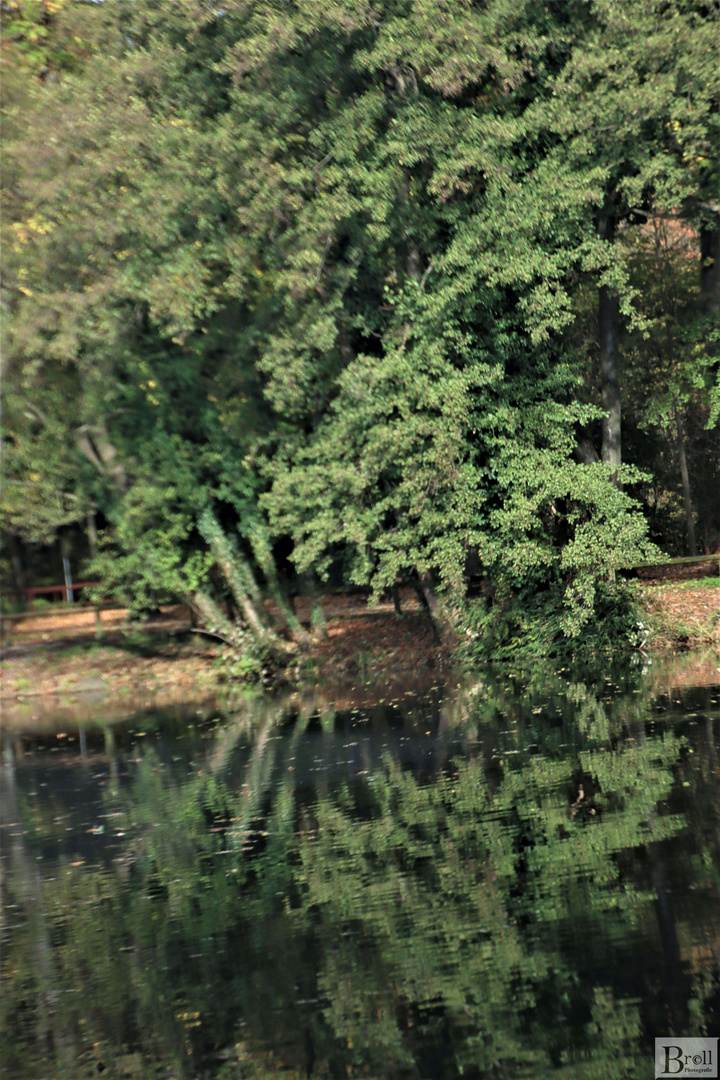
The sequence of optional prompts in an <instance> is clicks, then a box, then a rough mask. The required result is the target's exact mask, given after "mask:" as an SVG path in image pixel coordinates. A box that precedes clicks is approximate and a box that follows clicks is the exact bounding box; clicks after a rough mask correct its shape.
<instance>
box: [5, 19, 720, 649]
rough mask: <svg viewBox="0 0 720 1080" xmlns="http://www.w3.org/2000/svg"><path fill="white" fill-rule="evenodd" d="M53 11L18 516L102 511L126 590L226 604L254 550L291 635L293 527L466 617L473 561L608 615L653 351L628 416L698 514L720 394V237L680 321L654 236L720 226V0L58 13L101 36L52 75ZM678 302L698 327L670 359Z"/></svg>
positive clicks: (19, 378)
mask: <svg viewBox="0 0 720 1080" xmlns="http://www.w3.org/2000/svg"><path fill="white" fill-rule="evenodd" d="M30 7H31V6H30V5H28V4H26V3H25V4H21V3H16V4H4V5H3V18H4V19H5V20H8V19H14V20H15V21H14V23H13V26H15V27H16V31H15V34H13V35H12V39H11V40H9V42H8V45H7V46H4V50H5V52H4V62H5V63H6V66H7V67H8V69H9V70H11V71H12V72H13V82H12V87H13V89H12V92H10V93H9V94H7V95H6V102H5V112H6V115H7V116H8V117H9V118H10V120H11V123H10V125H9V128H8V132H9V133H8V139H7V141H8V145H9V148H10V150H11V152H12V158H13V167H12V170H11V171H10V173H9V175H8V176H7V177H6V180H5V183H6V186H7V188H8V192H9V196H10V198H9V202H8V205H9V206H10V208H11V209H10V213H9V214H8V215H7V216H6V220H5V222H4V228H5V232H6V235H7V237H8V242H7V243H6V244H5V251H6V262H7V267H6V276H5V282H6V284H5V294H4V301H3V302H4V304H5V306H6V310H7V311H8V313H9V314H10V316H11V317H10V319H9V327H8V329H7V331H6V338H7V359H6V362H5V379H4V386H5V402H6V404H5V409H6V427H5V444H6V462H7V465H6V473H5V481H4V494H3V506H4V509H5V511H6V514H7V515H8V518H9V528H11V529H12V530H13V532H15V533H16V534H18V535H20V536H22V537H24V538H26V539H27V540H37V539H45V538H47V537H49V536H51V535H52V534H53V531H54V530H55V529H57V528H58V527H59V526H61V525H63V524H66V523H68V522H71V521H72V520H73V518H74V519H75V520H81V519H82V517H83V515H84V514H86V513H87V512H88V509H89V508H95V509H99V510H100V512H101V513H102V514H103V516H104V519H105V521H106V522H107V525H108V530H109V531H108V534H107V545H108V546H107V548H106V551H105V555H104V556H103V559H104V561H103V563H102V572H103V577H104V578H105V580H106V581H108V582H109V583H112V581H114V580H116V581H118V582H120V581H124V582H125V584H126V587H128V588H131V589H133V590H134V591H135V593H136V594H137V595H142V596H147V595H148V594H149V593H151V592H152V591H153V590H160V591H162V590H163V589H165V590H170V591H172V592H174V593H175V594H178V595H193V596H195V597H196V602H197V604H198V605H199V607H200V608H201V609H202V611H203V612H204V614H205V615H206V616H207V612H208V611H209V610H210V609H209V608H208V606H207V605H208V603H210V600H211V598H210V595H209V593H210V592H211V591H212V588H211V586H210V576H209V575H210V573H211V567H212V564H213V562H214V563H216V564H217V565H220V566H221V567H224V569H223V573H224V574H225V577H226V579H227V580H228V583H229V578H228V574H227V570H228V569H229V567H230V562H235V563H236V564H237V565H238V566H240V567H241V572H239V576H238V573H231V576H232V577H233V579H234V581H235V584H234V585H232V590H233V592H234V594H235V599H236V601H237V603H238V607H239V609H240V610H241V611H242V612H243V613H244V617H245V619H246V620H247V619H248V618H249V619H250V620H251V623H252V620H253V618H255V616H257V618H258V625H260V624H263V623H267V617H266V614H265V609H264V608H263V604H262V597H263V596H264V595H265V592H266V590H268V589H269V590H270V591H271V592H272V593H273V594H274V596H275V597H276V599H278V600H279V598H280V595H281V590H280V584H281V583H280V582H279V581H278V579H277V568H276V565H275V560H274V556H273V544H275V545H277V542H278V541H281V540H282V542H283V543H284V544H285V545H286V546H287V545H288V544H290V543H291V545H292V558H293V561H294V565H295V567H296V568H297V570H299V571H302V572H305V571H307V572H309V573H311V574H317V573H319V574H321V575H324V574H327V573H328V572H329V571H330V570H331V569H333V568H334V570H333V572H334V573H340V574H342V576H343V579H344V580H345V581H350V582H354V583H358V584H363V585H365V584H370V585H372V586H373V588H374V589H375V590H376V591H378V590H380V589H382V588H384V587H387V586H389V585H392V584H393V583H394V582H395V581H396V580H397V579H398V577H405V578H407V577H411V578H415V579H417V580H418V581H419V582H420V583H421V584H422V586H423V588H424V589H425V592H426V596H427V597H428V600H429V602H430V604H431V607H432V608H433V610H434V611H435V612H436V614H438V615H439V616H440V617H441V618H443V619H444V620H445V623H446V625H448V624H449V623H453V622H455V623H456V621H457V614H458V610H459V609H458V604H459V602H460V601H461V599H462V596H463V592H464V588H465V578H466V565H467V560H468V556H469V554H472V556H473V558H474V559H475V560H476V562H477V565H478V567H479V569H480V570H481V572H482V573H483V574H484V575H486V576H487V577H488V578H489V579H491V580H492V581H493V582H494V583H495V586H498V587H497V588H496V589H495V603H496V604H498V603H499V602H500V596H501V594H502V595H508V594H507V593H506V592H505V593H503V590H507V589H509V590H510V592H511V593H515V594H517V592H518V590H520V592H522V591H523V590H526V591H527V590H529V591H530V593H532V594H535V595H537V594H538V592H541V593H544V594H546V595H547V596H550V597H552V605H553V606H556V607H557V610H558V611H559V612H560V622H559V624H558V626H559V631H558V632H559V633H560V635H561V636H562V635H565V636H569V637H570V638H572V637H573V636H574V635H577V634H578V633H579V632H580V629H581V628H582V626H583V625H585V624H586V623H587V622H588V621H589V620H591V619H592V618H593V614H594V613H596V594H597V586H598V583H599V582H601V581H602V580H604V579H606V578H607V575H608V573H612V571H614V570H615V569H616V568H618V567H620V566H622V565H626V564H628V563H631V562H632V561H634V560H635V561H637V560H638V559H639V558H641V557H642V556H643V555H645V554H647V553H648V551H649V550H650V549H649V548H648V546H647V517H648V515H647V513H646V514H643V504H642V501H638V497H640V499H641V500H642V498H643V497H644V498H645V502H646V504H647V492H648V491H649V489H650V478H649V476H648V475H646V476H645V477H643V476H642V475H641V474H640V473H639V472H638V471H637V469H636V468H635V467H634V464H633V462H632V459H631V460H630V461H629V462H628V464H622V463H621V457H620V415H621V400H620V399H621V390H620V383H621V381H622V384H623V388H624V389H625V390H627V389H628V388H629V387H632V388H633V392H634V391H635V386H636V384H637V380H638V378H640V379H641V380H642V379H644V375H643V376H640V374H639V373H640V372H641V371H643V370H644V371H645V372H648V371H649V380H648V381H649V383H650V386H649V387H647V388H646V389H647V392H646V391H643V396H644V400H646V401H647V403H648V404H647V408H645V406H643V407H642V408H637V407H635V406H633V405H632V404H629V405H628V403H627V398H626V402H625V405H624V406H623V407H624V408H625V410H626V415H627V414H629V415H630V416H631V427H630V430H631V432H632V431H633V430H635V429H636V428H638V427H643V426H644V427H645V428H647V427H650V428H651V429H652V430H653V432H657V433H658V448H659V452H660V453H662V454H664V455H665V457H666V458H667V459H668V460H669V462H670V464H668V465H664V466H663V468H662V469H660V475H661V476H662V483H663V485H664V487H663V491H666V492H668V494H667V495H663V497H664V498H665V503H666V504H667V503H668V502H669V504H670V506H671V509H672V499H673V498H677V495H676V494H673V493H678V492H680V491H681V485H680V473H679V472H677V473H676V472H674V471H673V469H672V460H673V459H674V456H675V455H676V454H680V457H681V464H682V461H684V460H685V456H684V455H685V449H684V448H685V442H686V441H687V440H686V435H685V430H684V429H683V426H682V425H683V416H687V417H688V420H690V417H691V414H692V417H693V418H694V417H697V416H698V414H699V415H700V417H701V420H700V423H699V424H698V423H697V422H696V421H695V420H694V419H693V420H692V422H686V424H685V427H686V428H687V430H688V432H690V433H691V434H694V436H695V437H699V435H700V432H701V431H703V430H704V428H703V424H704V423H706V422H707V421H712V419H713V417H714V415H715V414H711V413H710V411H709V410H710V407H711V402H712V394H713V393H715V394H716V393H717V391H716V389H715V390H713V387H714V386H716V381H717V359H716V347H717V331H716V330H714V329H713V319H714V318H716V315H717V303H716V301H715V300H714V299H713V297H714V295H715V293H714V292H713V289H714V288H715V289H716V288H717V286H716V285H715V286H713V284H712V282H713V280H715V279H713V277H712V272H711V271H712V259H710V261H709V262H708V258H706V259H705V263H706V264H707V266H706V268H705V271H704V274H705V276H704V278H703V277H702V275H701V267H700V257H699V254H698V255H696V280H697V282H698V287H697V288H696V289H695V290H694V291H692V290H691V291H690V293H688V292H687V290H685V294H684V296H683V299H682V312H681V313H680V314H678V313H677V304H676V308H675V311H674V312H673V313H670V312H669V308H668V307H667V305H668V303H669V301H668V300H667V297H668V296H669V291H668V288H667V287H666V286H665V285H664V284H663V282H662V281H661V278H662V275H663V274H665V276H666V277H668V276H669V275H670V272H669V270H668V269H667V268H665V267H664V266H663V265H662V264H661V263H659V262H658V260H657V258H656V254H657V252H656V251H654V250H653V251H648V250H645V248H643V245H638V244H635V243H633V241H632V237H633V230H636V229H637V228H638V225H637V223H638V222H640V221H645V222H646V223H647V222H648V221H655V222H656V223H657V222H665V221H667V220H670V219H672V220H673V221H681V222H682V223H683V227H684V228H685V229H686V230H688V231H689V233H690V234H691V235H692V236H693V237H695V238H696V241H695V244H696V247H697V244H698V243H700V241H698V240H697V237H700V239H701V240H702V238H703V237H706V238H707V236H710V237H711V239H712V237H713V236H714V235H715V232H716V231H717V228H718V209H719V206H718V202H717V190H716V189H717V180H718V170H717V146H718V145H720V138H719V136H720V132H719V131H718V124H719V120H718V116H719V115H720V112H719V110H718V102H717V93H716V84H715V80H713V78H712V72H713V71H714V70H716V65H717V61H718V37H719V36H720V35H718V33H717V31H718V8H717V5H716V4H700V3H697V4H694V3H690V4H686V3H681V2H680V0H674V2H672V3H665V2H663V3H660V2H659V0H646V2H643V3H642V4H635V5H632V7H630V8H629V9H622V10H621V9H619V8H618V6H617V5H616V4H613V3H605V2H604V0H602V2H601V0H597V2H595V3H588V2H587V0H582V2H580V0H578V2H577V3H575V2H574V3H570V4H567V3H562V4H548V5H545V7H544V8H543V9H542V10H540V9H538V8H537V5H535V4H530V3H525V2H521V3H517V2H513V3H510V2H509V0H491V2H490V3H488V4H486V5H483V6H480V5H476V4H473V3H470V2H467V0H448V2H447V3H443V4H441V5H438V4H437V3H434V2H433V3H430V2H424V0H417V2H415V3H410V2H406V0H386V2H384V3H381V4H379V5H373V6H372V7H370V6H368V5H367V4H366V3H365V2H364V0H349V2H345V3H336V2H333V0H322V2H317V0H314V2H312V3H309V2H308V3H306V2H297V3H293V4H287V3H278V4H273V3H270V4H255V3H247V2H240V0H231V2H229V3H223V4H222V5H220V4H201V3H199V2H198V3H195V2H187V3H184V4H182V5H177V4H173V3H170V2H169V0H141V2H138V3H124V2H121V0H107V2H106V3H105V4H102V5H95V4H79V5H72V4H69V3H65V4H61V3H56V4H46V5H44V23H43V26H44V29H43V35H44V37H43V41H44V42H45V44H44V46H43V47H44V48H45V50H46V52H51V53H53V55H55V54H57V55H60V54H62V56H63V57H64V56H65V53H66V51H67V50H65V51H63V48H61V45H62V42H64V41H65V38H66V37H67V35H68V27H70V26H71V25H72V27H73V28H74V30H75V29H77V30H79V33H74V36H73V38H72V40H73V41H74V42H76V45H75V46H74V52H73V53H72V63H71V62H69V61H67V62H64V63H63V64H61V63H59V62H56V63H55V64H54V66H52V65H50V66H52V70H53V77H52V78H51V79H48V78H47V77H46V75H43V77H38V76H37V75H36V74H34V73H33V71H32V69H31V68H29V67H28V61H27V57H28V51H27V49H26V48H25V45H26V42H27V39H28V36H29V34H30V31H29V30H28V28H27V25H26V24H27V23H28V20H30V16H29V15H28V10H29V9H30ZM23 20H25V21H24V22H23ZM30 21H32V20H30ZM76 24H77V25H76ZM18 27H19V29H17V28H18ZM73 32H74V31H73ZM13 39H17V40H13ZM48 67H49V65H48V64H45V66H44V67H43V68H42V71H43V72H45V68H48ZM644 227H645V226H643V228H644ZM703 244H704V247H703ZM700 247H702V248H703V250H704V251H712V250H713V249H712V244H711V243H710V245H709V246H708V241H707V239H705V240H702V243H700ZM708 267H710V270H708ZM703 281H704V284H703ZM708 282H709V284H708ZM701 286H702V288H701ZM653 290H655V291H656V293H657V296H658V297H659V298H660V299H659V301H658V302H659V303H661V304H662V303H663V302H664V303H665V305H666V309H667V310H666V318H665V321H666V322H667V320H668V319H671V320H674V322H673V326H674V325H675V322H679V324H681V325H682V328H683V329H682V334H683V335H684V336H683V337H682V343H680V341H679V339H678V344H677V345H676V346H674V347H671V355H670V354H669V353H668V346H667V345H666V346H664V347H663V348H664V358H663V359H662V360H661V361H660V362H656V361H655V360H654V359H652V357H654V356H655V353H654V352H653V348H652V347H649V346H648V345H647V342H648V340H652V331H653V326H654V325H656V324H657V323H659V322H660V321H662V320H661V319H660V318H659V316H658V314H657V313H656V312H655V311H654V310H651V305H649V304H648V303H647V302H646V301H647V298H648V296H650V295H652V292H653ZM663 297H664V298H665V300H663V299H662V298H663ZM598 313H599V314H598ZM669 325H670V324H669V323H668V326H669ZM673 333H675V336H676V338H677V331H675V330H673ZM648 334H650V335H651V336H650V339H649V338H648ZM673 340H674V339H673ZM628 345H630V347H631V350H632V352H631V355H632V357H633V362H632V366H630V365H628V364H626V369H627V370H626V372H623V373H622V376H621V375H620V370H621V369H620V366H619V365H620V360H619V358H620V353H621V352H622V351H623V350H624V351H625V352H627V351H628ZM643 365H644V367H643ZM668 402H669V403H670V405H669V406H668ZM669 408H670V409H671V410H674V412H673V415H674V416H675V418H676V423H675V428H674V429H670V428H669V425H668V417H670V412H669ZM716 411H717V410H716V409H715V413H716ZM703 437H704V436H703ZM31 447H38V448H43V450H42V453H38V459H39V460H37V461H35V460H33V453H34V451H33V450H31V449H30V448H31ZM666 447H667V449H665V448H666ZM690 457H691V461H692V454H691V455H690ZM600 458H602V460H600ZM636 460H637V462H638V463H639V464H640V465H641V466H643V467H645V468H646V470H647V469H648V467H650V468H651V469H652V468H654V467H655V463H653V462H648V461H647V460H645V459H643V457H642V455H637V456H636ZM686 473H687V469H685V471H684V472H683V473H682V481H683V487H682V491H683V492H684V493H685V496H684V497H685V509H686V512H687V513H688V514H689V519H688V520H689V522H690V525H692V523H693V520H694V519H693V513H694V511H693V508H692V500H693V498H695V499H696V500H697V498H698V497H702V498H703V499H706V495H704V494H703V493H704V492H706V491H707V490H708V476H707V470H706V469H705V467H704V466H702V465H701V464H698V466H697V467H694V475H693V477H692V481H691V479H690V478H689V477H688V476H687V475H686ZM713 475H714V474H713ZM711 479H712V478H711ZM691 482H692V483H694V484H695V488H696V492H697V494H696V495H693V493H692V492H691ZM33 485H34V486H33ZM703 514H705V518H704V519H703V521H704V529H705V542H706V543H708V544H712V543H714V542H716V540H717V533H718V531H720V522H718V521H716V520H715V518H714V517H713V513H712V512H711V511H710V512H706V511H705V510H704V509H703V511H702V512H701V515H700V516H701V518H702V515H703ZM208 515H210V517H208ZM670 516H672V514H671V515H670ZM656 520H659V519H657V516H656ZM203 521H204V522H205V525H204V526H203V525H202V522H203ZM210 522H212V524H209V523H210ZM208 530H210V531H211V532H212V535H213V536H214V537H215V540H214V541H211V540H210V539H209V535H210V533H209V531H208ZM221 534H222V535H221ZM656 538H657V539H659V540H661V541H664V539H665V537H664V535H663V534H662V532H658V531H656ZM226 541H227V544H229V547H226V546H224V545H225V544H226ZM692 543H694V540H693V541H691V545H692ZM221 549H222V550H224V551H226V554H227V557H221V555H220V551H221ZM277 550H278V549H277V546H276V547H275V554H277ZM228 560H229V561H228ZM501 585H502V587H499V586H501ZM436 594H439V595H440V596H441V598H444V609H443V608H442V605H441V606H438V605H437V597H436ZM248 604H250V605H251V607H252V609H253V611H254V612H255V616H254V615H251V614H250V607H248ZM282 609H283V605H282V604H280V610H282ZM216 616H217V618H215V621H219V615H217V610H216ZM286 622H287V619H286ZM291 623H292V619H291V618H290V621H289V623H288V628H289V629H290V630H291V632H297V627H294V628H293V626H292V625H291ZM226 629H227V628H226ZM276 629H277V628H276ZM276 629H272V628H271V627H269V626H266V627H265V630H264V631H263V633H269V634H274V633H275V632H276Z"/></svg>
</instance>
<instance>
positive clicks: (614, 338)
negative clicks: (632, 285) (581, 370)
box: [598, 285, 622, 487]
mask: <svg viewBox="0 0 720 1080" xmlns="http://www.w3.org/2000/svg"><path fill="white" fill-rule="evenodd" d="M598 299H599V302H598V325H599V332H600V388H601V404H602V409H603V414H604V415H603V420H602V460H603V461H605V462H607V463H608V464H609V465H612V466H613V473H612V475H613V480H614V482H615V484H616V486H617V487H620V486H621V480H620V466H621V464H622V451H621V423H622V409H621V402H620V346H619V322H620V310H619V301H618V296H617V293H616V292H615V291H614V290H612V289H609V288H608V287H607V285H601V286H600V295H599V298H598Z"/></svg>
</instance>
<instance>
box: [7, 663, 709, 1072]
mask: <svg viewBox="0 0 720 1080" xmlns="http://www.w3.org/2000/svg"><path fill="white" fill-rule="evenodd" d="M719 702H720V688H719V687H717V686H715V687H712V686H710V687H703V688H694V689H686V690H683V691H682V692H677V691H675V692H672V693H670V694H669V695H668V693H667V692H665V693H663V692H661V690H660V689H658V688H657V685H654V684H653V682H652V679H650V677H649V676H647V675H646V674H643V673H642V672H641V671H640V669H639V668H638V669H635V670H634V672H631V673H630V674H627V673H626V674H625V675H624V676H623V677H622V679H618V677H617V676H616V675H612V674H608V673H607V672H604V673H603V674H601V675H599V676H598V675H597V673H596V674H595V675H594V676H590V675H588V674H585V675H584V676H580V675H574V676H572V677H571V676H570V675H569V674H568V673H567V672H561V673H559V674H555V675H551V676H535V677H533V678H531V677H520V675H519V674H518V673H514V672H511V671H510V670H509V669H506V670H504V671H502V672H499V673H495V674H492V673H490V672H485V671H484V672H482V673H478V675H477V677H476V681H475V682H474V683H471V684H470V685H466V686H463V687H462V688H457V689H454V690H448V689H445V690H442V689H441V688H437V689H436V690H435V691H434V692H433V693H432V694H430V696H426V697H425V698H424V699H417V698H413V696H412V695H411V694H409V693H408V694H404V695H402V696H400V697H398V698H396V699H391V700H385V701H383V702H382V703H381V704H378V705H375V706H373V707H370V708H367V707H365V708H359V707H358V708H354V709H352V708H348V709H347V710H345V711H335V710H334V709H332V708H330V707H329V706H326V705H322V703H320V702H319V701H317V700H316V701H315V702H312V701H311V702H306V703H305V705H303V706H302V707H301V706H298V704H297V703H295V704H294V705H293V704H292V703H289V702H287V701H285V702H283V701H275V702H268V701H267V700H266V701H265V702H255V703H252V702H245V703H242V704H240V705H238V706H237V707H236V708H235V709H234V710H227V711H225V712H218V711H214V712H212V713H210V714H205V715H203V714H199V713H198V712H197V710H195V709H192V708H188V709H187V710H186V711H185V712H184V713H180V712H178V711H177V710H175V712H174V713H173V714H172V715H170V716H168V715H165V716H162V715H157V714H148V713H145V714H143V715H139V716H137V717H136V718H135V719H134V720H133V721H132V722H129V723H128V722H123V723H122V724H112V723H111V720H112V704H111V703H109V702H108V701H105V702H103V703H101V704H98V706H97V713H98V716H97V722H96V723H94V724H87V725H86V726H85V727H84V728H82V729H79V728H77V727H74V728H73V727H69V726H67V724H66V725H65V727H64V730H62V731H58V730H57V729H56V728H53V729H52V730H47V729H46V730H45V733H44V734H32V733H29V734H22V735H13V734H12V733H11V732H10V731H9V730H7V729H6V730H5V732H4V735H3V740H4V741H3V748H2V749H3V759H2V773H1V777H2V823H1V824H2V830H1V838H2V849H1V852H0V855H1V859H0V869H1V872H2V924H1V939H0V940H1V945H2V980H3V985H2V1018H1V1025H2V1026H1V1040H2V1041H1V1043H0V1061H1V1062H2V1069H1V1070H0V1072H1V1073H2V1076H3V1077H4V1078H5V1080H15V1078H18V1080H19V1078H23V1080H24V1078H41V1077H43V1078H44V1077H47V1078H50V1077H53V1078H62V1080H66V1078H67V1080H83V1078H85V1077H97V1076H102V1077H103V1078H105V1080H107V1078H115V1077H123V1078H130V1077H136V1078H146V1077H148V1078H171V1077H172V1078H180V1077H203V1078H210V1077H212V1078H216V1080H241V1078H242V1080H248V1078H252V1080H261V1078H262V1080H272V1078H281V1077H282V1078H284V1080H291V1078H295V1077H298V1078H299V1077H302V1078H305V1077H313V1078H315V1077H316V1078H322V1077H332V1078H335V1077H338V1078H340V1077H342V1078H346V1077H378V1078H385V1077H387V1078H398V1080H400V1078H402V1080H419V1078H423V1080H424V1078H431V1080H435V1078H437V1080H450V1078H455V1077H488V1078H491V1077H492V1078H503V1080H512V1078H520V1077H528V1078H533V1080H541V1078H544V1077H547V1078H552V1080H560V1078H567V1080H570V1078H573V1080H576V1078H577V1080H616V1078H621V1077H652V1076H654V1068H653V1064H654V1057H653V1054H654V1039H655V1037H656V1036H667V1035H670V1034H674V1035H676V1036H678V1035H702V1034H707V1035H717V1034H719V1033H720V979H719V964H720V798H719V795H720V762H719V755H718V751H719V749H720V703H719Z"/></svg>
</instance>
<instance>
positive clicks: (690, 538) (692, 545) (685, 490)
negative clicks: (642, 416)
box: [675, 394, 697, 555]
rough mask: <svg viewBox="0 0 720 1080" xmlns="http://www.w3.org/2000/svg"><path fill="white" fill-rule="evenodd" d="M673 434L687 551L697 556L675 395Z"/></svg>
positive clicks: (681, 428) (686, 470) (676, 397)
mask: <svg viewBox="0 0 720 1080" xmlns="http://www.w3.org/2000/svg"><path fill="white" fill-rule="evenodd" d="M675 432H676V436H677V452H678V458H679V459H680V477H681V479H682V489H683V502H684V503H685V521H686V522H687V535H688V551H689V552H690V554H691V555H697V544H696V542H695V518H694V516H693V508H692V499H691V498H690V475H689V473H688V467H687V457H686V456H685V434H684V432H683V423H682V416H681V415H680V399H679V397H678V395H677V394H675Z"/></svg>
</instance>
